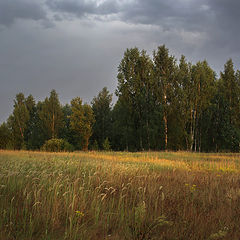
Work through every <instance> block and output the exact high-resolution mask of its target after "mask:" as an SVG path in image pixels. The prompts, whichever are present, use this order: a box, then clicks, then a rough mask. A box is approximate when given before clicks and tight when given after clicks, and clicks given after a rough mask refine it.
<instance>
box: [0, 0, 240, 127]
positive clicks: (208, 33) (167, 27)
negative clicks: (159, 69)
mask: <svg viewBox="0 0 240 240" xmlns="http://www.w3.org/2000/svg"><path fill="white" fill-rule="evenodd" d="M239 11H240V1H239V0H0V123H1V122H3V121H6V120H7V118H8V116H9V115H10V114H11V112H12V110H13V99H14V98H15V95H16V94H17V93H19V92H23V93H24V94H25V95H26V96H28V95H29V94H32V95H33V96H34V97H35V99H36V100H37V101H38V100H43V99H44V98H45V97H46V96H49V92H50V91H51V89H56V91H57V92H58V94H59V97H60V101H61V103H63V104H65V103H68V102H70V100H71V99H72V98H73V97H76V96H80V97H81V98H82V99H83V100H84V102H90V101H91V100H92V98H93V97H94V96H95V95H97V94H98V92H99V91H100V90H101V89H102V88H103V87H104V86H107V87H108V89H109V90H110V91H111V92H114V90H115V88H116V86H117V80H116V75H117V67H118V64H119V62H120V60H121V58H122V56H123V53H124V51H125V50H126V48H131V47H135V46H137V47H139V48H140V49H145V50H147V51H148V53H149V54H150V55H151V54H152V51H153V50H154V49H156V48H157V46H159V45H162V44H165V45H166V46H167V47H168V48H169V50H170V53H171V54H173V55H175V56H176V57H177V58H179V57H180V55H181V54H183V55H185V56H186V57H187V59H188V60H189V61H191V62H193V63H195V62H196V61H198V60H204V59H207V61H208V62H209V64H210V65H211V67H212V68H213V69H214V70H215V71H216V72H217V73H219V71H220V70H222V69H223V66H224V63H225V62H226V61H227V60H228V59H229V58H232V59H233V61H234V63H235V67H236V68H238V69H239V67H240V31H239V30H240V27H239V24H240V14H239Z"/></svg>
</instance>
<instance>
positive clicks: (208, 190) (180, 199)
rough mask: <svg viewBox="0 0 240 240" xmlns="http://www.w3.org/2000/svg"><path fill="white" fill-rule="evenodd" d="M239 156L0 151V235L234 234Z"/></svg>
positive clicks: (238, 234)
mask: <svg viewBox="0 0 240 240" xmlns="http://www.w3.org/2000/svg"><path fill="white" fill-rule="evenodd" d="M239 173H240V155H239V154H193V153H187V152H177V153H173V152H167V153H164V152H160V153H159V152H146V153H122V152H119V153H115V152H106V153H99V152H88V153H83V152H79V153H43V152H24V151H20V152H14V151H1V152H0V239H3V240H12V239H17V240H23V239H24V240H28V239H29V240H30V239H36V240H40V239H42V240H45V239H46V240H47V239H49V240H50V239H69V240H72V239H75V240H78V239H84V240H88V239H93V240H94V239H111V240H120V239H136V240H145V239H164V240H168V239H169V240H170V239H171V240H173V239H176V240H181V239H182V240H183V239H184V240H185V239H186V240H188V239H191V240H201V239H202V240H203V239H204V240H206V239H231V240H239V239H240V229H239V226H240V175H239Z"/></svg>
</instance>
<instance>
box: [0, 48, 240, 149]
mask: <svg viewBox="0 0 240 240" xmlns="http://www.w3.org/2000/svg"><path fill="white" fill-rule="evenodd" d="M117 80H118V85H117V90H116V92H115V93H116V96H117V97H118V99H117V101H116V104H115V105H114V106H113V104H112V94H110V93H109V91H108V90H107V88H106V87H105V88H103V89H102V91H101V92H99V94H98V96H96V97H94V98H93V100H92V102H91V105H88V104H83V103H82V99H81V98H79V97H78V98H74V99H72V101H71V104H70V105H69V104H66V105H65V106H62V105H61V104H60V102H59V98H58V94H57V93H56V91H55V90H52V91H51V93H50V96H49V97H47V98H46V99H45V100H44V101H42V102H41V101H40V102H38V103H36V102H35V100H34V98H33V96H32V95H29V96H28V97H26V98H25V96H24V95H23V94H22V93H19V94H17V95H16V98H15V100H14V107H13V112H12V114H11V115H10V116H9V118H8V120H7V122H6V123H3V124H2V125H1V126H0V148H1V149H28V150H38V149H44V150H48V149H51V146H52V145H53V146H54V144H55V145H58V147H59V146H60V145H61V147H60V148H59V150H87V149H93V150H110V149H112V150H127V151H142V150H188V151H205V152H209V151H214V152H215V151H233V152H238V151H239V150H240V71H239V70H238V71H235V70H234V66H233V62H232V60H231V59H230V60H228V61H227V62H226V64H225V65H224V71H223V72H221V73H220V75H219V78H218V77H217V75H216V73H215V72H214V71H213V70H212V69H211V67H210V66H209V65H208V63H207V61H206V60H205V61H202V62H201V61H200V62H197V63H196V64H192V63H190V62H187V60H186V58H185V57H184V56H182V57H181V59H180V60H179V61H177V60H176V58H175V57H174V56H171V55H170V54H169V51H168V49H167V48H166V47H165V46H164V45H163V46H159V47H158V48H157V50H155V51H154V52H153V57H152V58H151V57H150V56H149V55H147V53H146V51H144V50H143V51H139V49H138V48H132V49H127V50H126V51H125V53H124V56H123V59H122V61H121V62H120V64H119V67H118V75H117ZM53 150H54V147H53Z"/></svg>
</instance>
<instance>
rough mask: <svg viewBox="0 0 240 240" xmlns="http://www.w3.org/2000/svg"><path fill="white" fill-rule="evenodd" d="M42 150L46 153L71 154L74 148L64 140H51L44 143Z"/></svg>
mask: <svg viewBox="0 0 240 240" xmlns="http://www.w3.org/2000/svg"><path fill="white" fill-rule="evenodd" d="M42 150H43V151H46V152H72V151H73V150H74V147H73V145H71V144H70V143H69V142H67V141H66V140H64V139H57V138H52V139H50V140H47V141H46V142H45V143H44V145H43V146H42Z"/></svg>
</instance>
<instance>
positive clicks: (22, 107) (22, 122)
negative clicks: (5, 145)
mask: <svg viewBox="0 0 240 240" xmlns="http://www.w3.org/2000/svg"><path fill="white" fill-rule="evenodd" d="M13 107H14V109H13V113H12V115H10V117H9V118H8V126H9V127H10V129H11V132H12V137H13V146H14V148H15V149H23V148H25V147H26V146H25V141H24V139H25V134H26V132H25V131H26V128H27V123H28V121H29V118H30V116H29V111H28V109H27V106H26V102H25V97H24V94H23V93H18V94H17V95H16V98H15V100H14V106H13Z"/></svg>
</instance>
